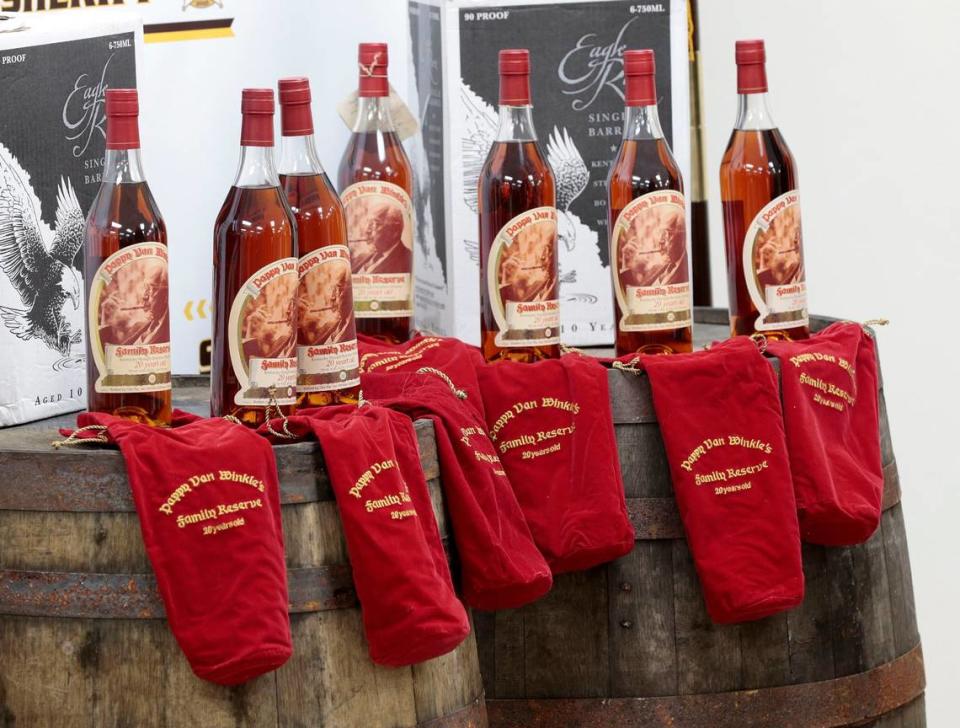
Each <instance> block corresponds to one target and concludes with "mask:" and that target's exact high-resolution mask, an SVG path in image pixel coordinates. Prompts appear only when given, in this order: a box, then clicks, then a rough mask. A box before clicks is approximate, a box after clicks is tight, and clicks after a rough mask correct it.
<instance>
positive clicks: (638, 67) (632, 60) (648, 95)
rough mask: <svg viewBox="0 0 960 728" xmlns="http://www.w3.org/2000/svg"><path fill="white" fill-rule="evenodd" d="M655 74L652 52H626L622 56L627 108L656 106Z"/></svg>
mask: <svg viewBox="0 0 960 728" xmlns="http://www.w3.org/2000/svg"><path fill="white" fill-rule="evenodd" d="M656 72H657V66H656V62H655V61H654V56H653V51H652V50H649V49H644V50H639V51H626V52H625V53H624V54H623V73H624V76H626V84H625V87H626V99H625V101H626V105H627V106H655V105H656V103H657V80H656Z"/></svg>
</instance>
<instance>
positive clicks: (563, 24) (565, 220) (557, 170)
mask: <svg viewBox="0 0 960 728" xmlns="http://www.w3.org/2000/svg"><path fill="white" fill-rule="evenodd" d="M408 12H409V18H410V41H411V49H412V54H413V74H412V90H411V98H412V99H415V100H416V102H417V106H418V111H419V117H420V120H421V124H422V135H421V136H420V137H418V138H416V139H414V140H413V147H412V149H411V158H412V161H413V164H414V174H415V177H416V184H417V190H416V195H415V199H414V206H415V212H416V216H417V219H416V227H417V230H416V242H417V244H416V246H415V252H416V257H415V278H416V284H415V286H416V289H415V296H416V302H415V309H416V314H415V315H416V322H417V326H418V327H419V328H421V329H425V330H429V331H433V332H436V333H440V334H445V335H450V336H457V337H459V338H461V339H464V340H465V341H468V342H471V343H478V342H479V328H480V306H479V293H478V291H479V272H478V263H477V256H478V250H477V248H478V244H477V238H478V237H479V236H478V229H477V225H478V224H477V209H476V204H477V203H476V181H477V175H478V173H479V171H480V167H481V166H482V165H483V162H484V160H485V158H486V155H487V152H488V150H489V148H490V144H491V142H492V141H493V135H494V134H495V132H496V127H497V96H498V83H499V77H498V69H497V54H498V52H499V51H500V49H501V48H528V49H529V50H530V56H531V65H532V74H531V87H532V93H533V109H534V110H533V115H534V123H535V126H536V129H537V133H538V135H539V139H540V144H541V147H542V148H543V150H544V152H545V153H546V155H547V157H548V161H549V162H550V165H551V167H552V168H553V171H554V174H555V176H556V178H557V208H558V211H559V213H560V214H559V224H558V233H559V247H560V277H561V284H560V294H561V295H560V297H561V319H562V330H561V340H562V341H563V343H565V344H570V345H575V346H586V345H594V344H609V343H611V342H612V341H613V294H612V292H611V278H610V267H609V254H608V242H607V202H606V179H607V172H608V170H609V167H610V164H611V162H612V161H613V158H614V156H615V154H616V151H617V148H618V146H619V144H620V140H621V136H622V133H623V132H622V126H621V121H622V115H623V61H622V55H623V51H624V50H626V49H628V48H652V49H654V51H655V52H656V58H657V89H658V94H659V97H660V99H659V105H660V120H661V123H662V125H663V128H664V132H665V134H666V137H667V140H668V142H669V143H670V145H671V147H672V148H673V151H674V155H675V156H676V158H677V161H678V163H679V164H680V168H681V170H682V171H683V172H684V177H685V179H686V178H688V177H689V174H688V173H689V169H690V132H689V128H690V117H689V113H690V106H689V79H688V74H687V57H686V54H687V16H686V4H685V2H684V1H683V0H663V1H662V2H638V0H590V1H580V2H537V1H536V0H525V1H519V0H501V2H499V3H491V2H484V1H479V0H410V2H409V4H408Z"/></svg>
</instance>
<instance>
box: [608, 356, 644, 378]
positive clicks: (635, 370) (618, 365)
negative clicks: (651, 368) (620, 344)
mask: <svg viewBox="0 0 960 728" xmlns="http://www.w3.org/2000/svg"><path fill="white" fill-rule="evenodd" d="M639 361H640V357H639V356H635V357H633V359H631V360H630V361H628V362H626V363H624V362H622V361H615V362H613V368H614V369H619V370H620V371H621V372H629V373H630V374H634V375H639V374H640V373H641V372H642V371H643V367H638V366H637V362H639Z"/></svg>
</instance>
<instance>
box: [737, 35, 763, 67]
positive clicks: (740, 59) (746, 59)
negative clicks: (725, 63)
mask: <svg viewBox="0 0 960 728" xmlns="http://www.w3.org/2000/svg"><path fill="white" fill-rule="evenodd" d="M736 48H737V53H736V55H737V65H741V64H749V63H766V60H767V52H766V49H765V48H764V45H763V41H762V40H760V39H759V38H758V39H755V40H738V41H737V45H736Z"/></svg>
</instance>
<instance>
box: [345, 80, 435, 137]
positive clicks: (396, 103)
mask: <svg viewBox="0 0 960 728" xmlns="http://www.w3.org/2000/svg"><path fill="white" fill-rule="evenodd" d="M359 106H360V99H359V96H358V95H357V91H356V90H354V91H353V92H352V93H351V94H350V95H349V96H347V97H346V98H345V99H343V101H341V102H340V103H339V104H337V114H339V115H340V118H341V119H343V123H344V124H346V125H347V128H348V129H353V125H354V123H355V122H356V120H357V110H358V108H359ZM389 107H390V118H391V119H393V123H394V126H395V128H396V130H397V136H398V137H400V141H404V140H405V139H409V138H410V137H412V136H413V135H414V134H416V133H417V132H418V131H419V130H420V122H419V121H417V117H416V116H414V115H413V112H412V111H410V107H408V106H407V104H406V102H405V101H404V100H403V99H402V98H401V97H400V95H399V94H398V93H397V92H396V91H395V90H394V88H393V86H390V96H389Z"/></svg>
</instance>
